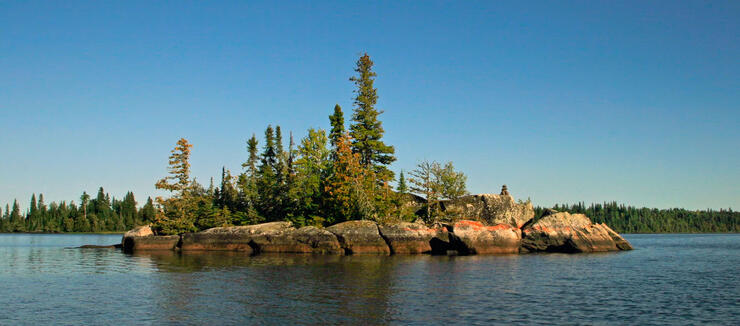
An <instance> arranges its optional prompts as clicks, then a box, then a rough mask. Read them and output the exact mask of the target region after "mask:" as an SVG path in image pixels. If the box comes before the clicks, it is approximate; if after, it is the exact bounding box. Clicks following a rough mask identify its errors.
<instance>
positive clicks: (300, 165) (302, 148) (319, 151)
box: [291, 128, 330, 224]
mask: <svg viewBox="0 0 740 326" xmlns="http://www.w3.org/2000/svg"><path fill="white" fill-rule="evenodd" d="M327 140H328V139H327V137H326V132H325V131H324V130H322V129H318V130H316V129H313V128H311V129H309V130H308V135H306V137H304V138H303V139H302V140H301V144H300V145H299V146H298V153H299V154H300V155H299V158H298V159H297V160H296V162H295V165H296V186H295V187H294V188H293V189H291V195H292V196H291V198H295V200H294V204H293V205H294V206H296V208H295V212H294V217H295V218H296V219H295V220H294V222H296V223H298V224H320V223H321V222H323V218H321V217H320V215H321V206H322V195H323V189H322V185H323V183H324V180H323V179H324V176H325V175H326V171H327V170H328V168H329V165H330V161H329V156H330V151H329V149H328V148H327V147H326V145H327Z"/></svg>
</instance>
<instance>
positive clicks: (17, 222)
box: [10, 200, 25, 232]
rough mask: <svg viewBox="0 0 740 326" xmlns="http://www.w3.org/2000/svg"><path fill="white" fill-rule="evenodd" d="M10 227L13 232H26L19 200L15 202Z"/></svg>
mask: <svg viewBox="0 0 740 326" xmlns="http://www.w3.org/2000/svg"><path fill="white" fill-rule="evenodd" d="M10 225H11V227H10V231H12V232H23V231H25V221H24V220H23V217H22V216H21V209H20V207H19V206H18V200H13V209H12V210H11V211H10Z"/></svg>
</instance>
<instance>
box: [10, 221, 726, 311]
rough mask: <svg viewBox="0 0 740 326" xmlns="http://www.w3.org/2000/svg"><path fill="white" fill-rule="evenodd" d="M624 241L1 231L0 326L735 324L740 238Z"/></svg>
mask: <svg viewBox="0 0 740 326" xmlns="http://www.w3.org/2000/svg"><path fill="white" fill-rule="evenodd" d="M627 238H628V240H630V241H631V242H632V243H633V245H635V247H637V248H638V249H637V250H634V251H630V252H621V253H610V254H584V255H565V254H543V255H539V254H535V255H522V256H517V255H512V256H468V257H465V256H459V257H446V256H391V257H377V256H350V257H341V256H310V255H261V256H254V257H250V256H246V255H244V254H241V253H185V254H178V253H175V252H149V253H139V254H133V255H129V254H123V253H121V252H120V251H118V250H112V249H65V248H66V247H74V246H79V245H82V244H98V245H107V244H112V243H116V242H119V241H120V235H20V234H19V235H16V234H13V235H0V284H2V289H3V292H2V295H0V307H3V309H0V324H18V323H24V324H49V323H55V324H116V323H124V324H130V323H132V322H133V323H143V324H205V323H208V322H213V321H218V322H220V323H222V324H244V323H258V324H260V323H261V324H287V323H293V324H359V323H366V324H386V323H391V324H416V325H428V324H449V323H455V324H492V323H507V324H535V323H542V324H589V325H593V324H602V325H612V324H658V325H660V324H662V325H676V324H686V325H689V324H698V323H714V324H740V317H738V316H740V313H739V309H740V306H739V305H738V302H740V289H739V288H738V286H739V285H738V284H739V283H740V282H738V281H739V280H738V273H737V271H738V270H740V255H739V253H740V236H738V235H628V236H627Z"/></svg>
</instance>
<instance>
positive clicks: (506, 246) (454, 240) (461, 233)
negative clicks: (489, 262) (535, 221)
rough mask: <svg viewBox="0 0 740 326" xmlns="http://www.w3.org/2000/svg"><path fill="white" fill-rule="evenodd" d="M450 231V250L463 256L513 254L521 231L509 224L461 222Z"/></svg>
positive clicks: (520, 237)
mask: <svg viewBox="0 0 740 326" xmlns="http://www.w3.org/2000/svg"><path fill="white" fill-rule="evenodd" d="M451 230H452V232H451V233H450V235H451V244H452V248H453V249H454V250H456V251H457V252H458V253H460V254H463V255H471V254H479V255H480V254H515V253H518V252H519V247H520V245H521V240H522V231H521V230H519V229H518V228H516V227H513V226H511V225H509V224H498V225H493V226H486V225H483V224H482V223H481V222H477V221H466V220H463V221H459V222H457V223H455V224H454V225H453V226H452V227H451Z"/></svg>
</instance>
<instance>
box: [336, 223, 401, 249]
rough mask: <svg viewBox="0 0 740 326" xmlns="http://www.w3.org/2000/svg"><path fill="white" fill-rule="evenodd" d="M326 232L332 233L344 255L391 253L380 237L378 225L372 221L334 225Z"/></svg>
mask: <svg viewBox="0 0 740 326" xmlns="http://www.w3.org/2000/svg"><path fill="white" fill-rule="evenodd" d="M326 230H327V231H329V232H331V233H333V234H334V235H335V236H336V237H337V240H339V244H340V245H341V246H342V249H344V252H345V253H346V254H381V255H388V254H390V253H391V250H390V248H389V247H388V244H387V243H386V242H385V240H384V239H383V237H381V236H380V232H379V231H378V225H377V224H375V222H372V221H348V222H343V223H339V224H334V225H332V226H330V227H328V228H326Z"/></svg>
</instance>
